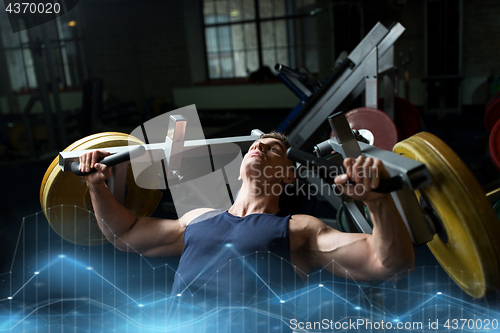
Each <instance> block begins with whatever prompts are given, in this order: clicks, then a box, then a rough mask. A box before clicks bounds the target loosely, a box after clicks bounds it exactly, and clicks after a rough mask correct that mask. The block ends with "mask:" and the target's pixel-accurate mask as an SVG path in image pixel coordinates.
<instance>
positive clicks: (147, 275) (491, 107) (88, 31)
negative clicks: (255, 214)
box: [0, 0, 500, 332]
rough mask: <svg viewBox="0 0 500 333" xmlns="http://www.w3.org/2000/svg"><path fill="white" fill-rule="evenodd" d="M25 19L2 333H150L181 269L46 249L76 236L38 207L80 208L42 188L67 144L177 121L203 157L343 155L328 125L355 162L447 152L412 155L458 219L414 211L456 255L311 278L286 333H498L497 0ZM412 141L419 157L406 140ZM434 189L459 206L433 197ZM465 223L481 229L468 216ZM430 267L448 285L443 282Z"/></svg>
mask: <svg viewBox="0 0 500 333" xmlns="http://www.w3.org/2000/svg"><path fill="white" fill-rule="evenodd" d="M40 4H42V2H37V8H35V9H34V11H31V12H30V10H31V9H30V8H31V7H30V6H29V5H28V7H27V8H24V9H25V10H24V14H23V15H17V16H16V15H15V14H16V8H17V7H16V6H15V3H14V2H13V1H4V2H3V3H2V4H0V9H1V10H0V119H1V121H0V170H1V173H2V176H1V180H2V182H1V184H2V197H1V200H0V212H1V214H0V318H1V319H0V331H9V332H35V331H36V332H48V331H61V332H62V331H64V330H69V329H73V328H75V332H76V328H78V330H80V329H81V330H83V331H86V332H103V331H106V332H107V331H109V332H111V331H124V330H125V329H127V331H128V329H129V328H130V330H132V331H139V330H140V331H141V332H153V331H157V330H158V329H161V327H162V325H163V324H164V319H162V316H161V314H158V313H159V312H163V311H166V310H165V309H166V308H167V307H168V306H167V305H166V304H164V303H163V301H164V299H168V298H169V297H170V294H169V288H170V286H169V283H170V282H171V279H172V278H173V274H174V273H172V272H175V267H176V265H177V261H178V258H167V259H165V258H151V259H149V258H148V259H145V258H142V257H141V256H139V255H135V256H133V253H121V252H118V251H116V250H115V249H114V248H113V247H112V246H111V244H104V245H102V244H103V242H100V241H96V242H95V243H96V244H90V243H89V244H86V242H85V241H82V240H80V241H76V242H71V241H69V240H68V239H67V238H66V239H65V238H64V237H61V236H60V235H61V228H63V227H62V226H61V225H57V226H52V227H51V224H57V223H60V224H63V225H64V228H70V229H71V226H72V224H73V223H74V222H76V220H77V219H76V218H75V217H69V219H70V220H71V221H70V222H69V223H68V225H65V222H64V219H63V218H62V217H61V216H59V219H61V220H63V221H62V222H54V223H49V221H48V220H47V216H49V219H50V213H47V210H48V209H49V208H50V209H53V210H56V209H58V208H57V207H55V204H54V202H51V203H50V204H49V203H47V201H44V200H45V199H44V198H45V196H46V195H48V194H47V193H48V191H52V193H50V195H52V196H55V198H56V199H55V200H56V201H57V200H60V201H61V203H64V202H65V201H64V200H65V196H72V195H73V193H76V194H75V195H76V196H81V198H80V197H79V198H77V199H78V200H80V201H81V202H82V205H81V207H79V208H78V209H86V206H85V202H84V201H85V199H84V198H83V196H84V195H83V194H81V193H84V192H85V190H84V189H82V188H81V181H80V180H78V181H77V182H76V183H78V182H79V183H80V185H78V184H77V185H75V188H66V189H65V190H64V191H63V190H59V193H57V191H58V190H57V189H56V184H55V181H54V183H53V184H52V183H51V182H52V180H50V179H47V177H46V175H47V172H49V171H50V170H52V171H53V172H57V173H58V176H61V177H62V176H63V175H64V177H77V176H75V175H70V172H67V171H66V172H62V171H61V170H60V167H59V164H58V162H59V157H58V156H59V153H60V152H62V151H63V150H64V149H66V148H67V147H69V146H70V145H72V144H73V143H74V142H77V141H79V140H82V139H84V138H88V137H89V136H91V135H95V134H98V133H105V132H120V133H124V134H130V133H132V131H134V130H135V129H137V128H140V126H141V124H144V123H146V122H148V121H151V120H153V121H154V119H155V118H156V117H160V116H161V115H164V114H166V113H169V112H172V111H175V110H177V109H179V108H183V107H186V106H191V105H195V107H196V111H197V115H198V117H199V122H200V124H201V128H202V129H203V135H204V138H205V139H208V140H210V139H217V138H231V137H239V136H249V135H251V133H252V130H254V129H259V130H261V131H263V132H269V131H272V130H278V131H280V132H284V133H286V134H288V135H289V138H290V141H291V143H292V146H294V147H297V148H298V149H300V150H303V151H306V152H308V153H309V154H313V151H314V147H315V146H316V145H318V144H320V143H322V142H325V141H326V140H329V139H331V138H332V136H333V137H335V135H334V134H335V133H337V136H338V137H339V140H340V132H341V131H340V127H339V128H337V131H335V130H334V128H332V127H331V124H333V123H334V122H333V121H331V122H330V123H329V121H328V117H329V116H331V115H334V114H335V115H337V116H338V117H340V118H342V120H343V119H347V121H348V122H349V124H350V127H351V128H352V129H354V130H357V132H356V133H357V134H359V135H361V136H362V138H363V139H365V140H366V141H367V142H368V143H367V144H368V145H373V146H375V147H378V148H379V149H382V150H386V151H393V147H394V146H395V145H396V144H398V145H399V146H397V147H399V148H397V149H396V148H394V151H395V152H397V154H400V155H401V154H403V153H402V151H403V150H405V149H410V148H414V147H417V146H420V145H424V142H429V141H426V140H427V139H426V138H425V137H422V136H420V137H419V136H418V134H417V133H421V132H426V133H430V134H432V135H433V136H432V140H435V139H434V137H437V138H439V140H440V141H439V144H441V142H442V143H444V144H445V148H439V147H437V146H433V147H432V148H430V149H431V151H432V153H435V154H436V156H441V157H442V156H445V157H446V158H444V159H443V160H442V161H441V162H440V163H442V164H440V165H439V166H431V165H429V164H426V163H427V162H429V161H428V160H426V157H425V156H426V154H425V153H422V156H420V155H419V156H417V157H416V158H417V159H418V158H420V160H419V161H420V162H421V163H423V164H424V165H426V166H427V169H429V170H430V171H431V176H432V177H434V178H433V179H432V180H431V181H432V182H433V183H432V184H431V185H429V184H427V185H426V186H433V187H435V189H434V190H436V191H439V196H440V197H441V198H448V199H450V200H451V201H456V202H457V203H459V202H462V201H467V205H461V206H456V205H455V206H453V205H450V206H449V207H448V206H446V207H438V208H436V207H432V203H431V204H430V206H427V208H425V209H430V210H432V211H433V212H432V213H433V214H434V215H439V214H450V216H451V217H450V218H449V220H450V222H444V224H445V226H444V229H445V231H444V233H446V232H447V235H446V236H442V233H441V234H440V233H439V230H436V228H434V230H433V231H434V233H435V234H436V235H435V237H437V238H439V239H441V241H442V242H443V243H444V244H445V247H446V246H447V247H446V248H453V249H455V248H457V249H461V250H456V252H460V253H461V254H457V253H452V254H449V253H443V254H442V255H443V257H441V258H439V255H437V256H436V255H435V253H433V252H434V251H433V250H435V251H446V250H443V249H441V250H439V249H437V248H434V249H432V246H427V244H426V243H427V242H421V244H418V245H417V244H415V247H414V249H415V254H416V266H415V270H414V272H413V273H411V274H410V275H409V276H408V277H407V278H403V279H400V280H398V281H397V282H394V281H389V282H384V283H381V282H376V283H375V282H374V283H362V282H359V283H358V282H356V281H355V282H353V281H350V280H345V279H342V278H337V277H335V278H334V277H330V278H325V277H324V276H322V277H320V276H319V275H318V276H315V277H313V278H311V279H310V282H309V283H308V285H307V287H306V288H308V289H305V291H304V294H307V295H308V296H307V297H310V299H309V298H307V300H306V299H301V300H300V301H297V303H298V304H299V305H298V308H299V310H297V311H299V312H300V313H301V316H302V317H301V318H303V319H302V321H303V322H306V321H321V320H322V319H324V318H328V319H332V320H341V318H347V317H349V316H353V317H354V318H359V319H363V320H367V319H371V320H372V321H373V322H377V321H378V322H380V321H381V320H385V321H387V322H391V323H393V324H394V326H395V325H396V323H397V322H405V323H406V322H415V321H419V322H422V323H423V329H422V330H421V331H426V329H431V328H432V329H434V327H431V326H432V325H434V324H436V325H438V327H439V329H446V326H443V325H446V323H448V326H450V327H452V324H453V323H452V320H454V319H457V320H459V324H460V325H461V324H462V322H460V320H461V319H466V320H467V321H468V320H472V321H471V323H472V324H471V325H473V326H474V325H476V326H474V327H472V326H469V327H468V328H469V329H472V328H477V329H481V328H480V327H478V326H477V325H478V324H479V323H481V325H483V326H484V325H486V323H488V325H489V327H492V328H495V327H498V322H496V324H495V323H494V319H495V318H496V320H498V318H499V317H498V314H499V313H498V310H497V309H498V306H499V305H500V302H499V301H500V297H499V296H500V294H499V292H498V289H499V287H500V252H498V249H499V248H498V244H496V243H498V239H496V238H495V237H496V233H497V232H498V231H494V232H490V231H491V230H500V222H499V221H498V217H497V215H496V214H497V213H496V212H498V214H500V204H497V202H500V196H498V195H497V192H496V191H497V189H498V188H499V187H500V122H499V121H498V120H499V119H500V62H499V61H498V60H499V59H500V47H499V46H498V43H497V34H498V33H500V20H499V18H498V15H499V13H500V2H498V1H493V0H476V1H472V0H422V1H412V0H376V1H367V0H354V1H337V0H234V1H233V0H184V1H162V0H147V1H138V0H120V1H117V0H80V1H78V0H73V1H70V0H61V1H58V2H57V1H56V2H54V6H53V7H54V10H56V7H57V6H56V5H55V4H60V6H59V7H60V8H59V9H60V10H61V12H59V13H58V14H51V15H52V16H50V15H49V16H40V15H39V14H40V13H38V12H37V11H38V10H39V9H40V8H41V7H44V8H43V10H47V8H45V5H44V4H42V5H40ZM22 10H23V7H21V11H22ZM39 17H42V18H39ZM47 17H48V19H47ZM339 112H341V113H340V114H339ZM339 126H340V125H339ZM415 136H417V137H418V138H419V139H418V140H420V141H418V142H417V143H416V144H415V143H409V142H410V141H405V140H408V139H409V138H411V137H413V138H415ZM353 137H354V136H353ZM84 140H85V139H84ZM89 140H90V139H89ZM93 140H96V141H99V140H103V141H105V140H106V139H102V138H101V139H99V138H97V139H93ZM432 140H431V141H432ZM228 142H231V140H230V139H229V140H228ZM432 142H438V141H432ZM108 146H109V145H108ZM89 147H90V146H89ZM103 147H104V146H103ZM363 147H364V146H363ZM440 147H441V146H440ZM346 149H347V148H346ZM398 149H399V150H398ZM442 149H444V150H442ZM69 150H75V148H70V149H69ZM76 150H78V149H76ZM410 150H411V149H410ZM330 152H331V151H329V152H328V154H329V153H330ZM451 152H453V153H451ZM243 153H244V152H243ZM453 154H456V155H453ZM417 155H418V154H417ZM320 157H322V158H323V159H324V158H326V157H327V154H326V153H324V154H323V155H322V156H320ZM414 158H415V156H414ZM436 158H437V157H433V158H431V159H432V160H435V159H436ZM54 159H55V160H54ZM51 163H52V164H51ZM431 164H432V163H431ZM443 165H444V166H443ZM434 169H439V170H438V171H440V172H441V173H440V174H439V175H438V176H436V175H435V174H433V172H434ZM408 174H409V173H408ZM450 175H454V176H456V177H455V178H456V179H455V180H454V182H458V185H460V186H461V188H462V189H464V193H465V194H463V196H462V194H457V192H456V191H454V190H452V189H453V187H448V188H445V187H444V186H442V187H441V186H438V184H442V183H441V182H446V181H447V180H443V179H442V177H448V176H450ZM75 179H76V178H75ZM471 184H472V185H471ZM454 185H456V184H455V183H454ZM458 185H457V186H458ZM50 186H54V187H53V188H50ZM57 186H64V185H60V184H59V185H57ZM72 186H73V185H72ZM78 186H80V187H79V188H77V187H78ZM412 190H416V191H417V192H416V193H418V195H417V196H416V197H418V198H421V197H419V195H421V194H422V193H425V190H422V191H420V189H417V188H415V189H412ZM128 191H129V194H130V192H131V191H130V189H129V190H128ZM162 192H163V193H162V194H163V195H162V196H161V199H158V201H157V205H156V202H155V205H153V206H152V207H149V208H148V214H149V215H152V216H155V217H163V218H177V212H176V208H175V204H174V200H173V197H172V195H171V193H170V191H169V190H168V188H167V189H165V190H164V191H162ZM85 195H87V194H85ZM429 195H430V194H429ZM455 196H457V197H455ZM458 196H460V197H459V198H458ZM140 199H141V198H135V199H134V200H136V201H137V200H140ZM155 200H156V199H155ZM473 200H477V201H473ZM153 201H154V200H153ZM438 201H439V200H438ZM479 201H480V203H479ZM292 205H293V207H294V209H295V208H297V207H298V210H299V211H300V212H302V213H307V214H311V215H314V216H316V217H318V218H319V219H321V220H323V221H324V222H325V223H327V224H329V225H331V226H332V227H335V228H337V229H339V230H342V231H344V232H361V231H360V230H359V225H357V224H356V221H354V220H355V219H356V218H352V217H351V218H346V217H343V215H342V212H339V211H340V210H341V208H344V210H345V209H346V208H345V206H342V204H338V202H337V201H332V200H330V199H328V198H325V197H323V196H321V195H313V196H309V195H308V196H307V198H306V197H305V196H302V197H300V198H295V199H294V201H293V204H292ZM420 205H421V206H422V205H423V204H422V202H420ZM436 205H438V203H434V206H436ZM443 205H444V204H443ZM49 206H50V207H49ZM469 206H470V208H469ZM479 206H481V207H483V206H484V207H486V208H485V210H488V212H487V213H484V214H486V215H484V214H483V211H480V209H478V212H477V213H470V212H469V211H470V210H472V209H474V208H477V207H479ZM422 207H423V206H422ZM429 207H430V208H429ZM87 208H88V207H87ZM422 209H423V210H424V211H425V209H424V208H422ZM76 210H77V209H76V208H74V211H75V216H76V215H77V212H76ZM466 210H467V211H468V212H467V213H464V211H466ZM61 211H62V210H61ZM436 212H441V213H436ZM442 212H446V213H442ZM469 213H470V214H469ZM71 214H72V213H71ZM71 214H70V215H71ZM344 214H345V213H344ZM419 214H420V213H419ZM474 214H476V215H474ZM488 214H489V215H488ZM492 214H493V218H491V216H492ZM464 216H466V217H464ZM485 216H488V217H485ZM66 218H68V217H66ZM445 219H448V217H444V216H440V217H439V216H438V217H437V218H436V219H435V220H439V221H440V220H445ZM431 220H432V219H431ZM483 220H484V221H483ZM427 221H428V218H427ZM433 221H434V220H433ZM439 221H438V222H436V223H437V224H438V225H440V226H441V228H443V225H442V224H443V222H439ZM365 223H366V221H365ZM448 223H449V224H448ZM438 227H439V226H438ZM53 228H55V229H57V230H56V231H54V230H53ZM438 229H439V228H438ZM455 229H459V230H460V231H457V232H456V233H457V234H454V232H455V231H454V230H455ZM68 230H69V229H68ZM462 231H463V232H464V233H466V234H467V236H462V234H461V232H462ZM434 233H433V234H434ZM458 233H460V235H458ZM89 234H90V231H89ZM472 234H473V236H471V235H472ZM469 236H470V237H471V238H474V239H473V240H472V241H471V242H470V243H467V242H466V241H462V237H465V238H467V241H468V240H469ZM444 238H446V241H445V240H444ZM481 247H483V248H481ZM478 248H479V250H477V249H478ZM476 250H477V251H478V253H479V254H478V255H477V256H475V255H472V254H470V253H475V251H476ZM453 251H455V250H450V252H453ZM481 251H483V252H481ZM455 255H456V256H457V257H455ZM461 256H462V257H461ZM463 256H465V258H464V257H463ZM447 261H452V262H458V264H457V265H458V266H457V267H458V268H456V269H455V268H451V269H450V270H451V271H452V272H450V271H447V270H445V269H444V268H443V266H446V265H447V264H446V262H447ZM443 263H444V264H443ZM452 266H453V265H452ZM164 267H168V269H167V268H164ZM457 269H458V270H459V271H460V272H459V273H457V272H455V271H456V270H457ZM160 270H161V272H159V271H160ZM454 270H455V271H454ZM469 275H473V277H464V276H469ZM471 281H472V282H471ZM471 284H472V286H471ZM318 285H321V286H322V287H323V289H324V290H318V287H317V286H318ZM477 288H479V289H480V290H478V289H477ZM326 289H328V290H326ZM318 297H319V300H320V301H319V302H318ZM298 298H300V297H299V296H297V299H298ZM312 299H314V301H312ZM306 313H307V314H306ZM155 314H156V315H155ZM437 321H439V323H436V322H437ZM494 324H495V325H497V326H494ZM485 327H486V326H485ZM292 328H293V327H292ZM325 331H327V330H325ZM361 331H363V330H361ZM367 331H369V330H367ZM433 331H436V330H435V329H434V330H433Z"/></svg>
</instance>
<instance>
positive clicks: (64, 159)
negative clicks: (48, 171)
mask: <svg viewBox="0 0 500 333" xmlns="http://www.w3.org/2000/svg"><path fill="white" fill-rule="evenodd" d="M262 134H263V132H262V131H260V130H257V129H255V130H253V131H252V132H251V134H250V135H248V136H235V137H228V138H220V139H206V140H189V141H184V150H183V152H182V154H183V156H184V157H187V158H189V157H196V156H198V155H197V154H199V152H197V150H196V149H191V148H196V147H200V146H206V145H219V144H227V143H235V144H237V145H238V146H239V147H240V149H241V151H242V152H246V151H248V148H249V147H250V146H251V144H252V143H253V142H254V141H255V140H257V139H258V138H260V136H261V135H262ZM144 148H146V151H147V154H144V155H142V156H141V157H139V158H138V162H141V161H146V162H147V161H149V162H151V161H160V160H161V159H162V158H165V149H164V148H165V143H153V144H147V145H144ZM101 149H102V148H101ZM129 149H130V147H128V146H123V147H107V148H105V150H106V151H108V152H110V153H111V154H116V153H121V152H124V151H127V150H129ZM95 150H97V149H87V150H75V151H63V152H60V153H59V167H60V168H61V170H62V171H71V170H70V167H69V165H70V163H71V162H74V161H77V160H78V158H79V157H80V155H82V154H84V153H87V152H91V151H95ZM168 155H170V152H169V153H168Z"/></svg>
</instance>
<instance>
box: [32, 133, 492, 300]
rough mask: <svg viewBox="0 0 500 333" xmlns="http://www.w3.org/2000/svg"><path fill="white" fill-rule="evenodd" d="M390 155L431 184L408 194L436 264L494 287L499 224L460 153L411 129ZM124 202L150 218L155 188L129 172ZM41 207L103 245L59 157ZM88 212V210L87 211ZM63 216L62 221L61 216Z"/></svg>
mask: <svg viewBox="0 0 500 333" xmlns="http://www.w3.org/2000/svg"><path fill="white" fill-rule="evenodd" d="M130 141H132V142H135V143H137V144H143V143H142V142H141V141H140V140H139V139H136V138H134V137H131V136H130V135H127V134H123V133H100V134H95V135H91V136H88V137H86V138H83V139H81V140H79V141H77V142H75V143H73V144H72V145H70V146H69V147H67V148H66V149H65V150H64V151H76V150H87V149H97V148H107V147H117V146H125V145H128V144H129V142H130ZM393 151H394V153H396V154H399V155H402V156H405V157H407V158H410V159H413V160H416V161H419V162H421V163H423V164H424V165H425V166H426V168H427V170H428V171H429V173H430V175H431V178H432V182H431V183H430V184H429V185H426V186H424V187H422V188H420V189H419V190H416V191H415V195H416V196H417V199H418V200H419V202H420V205H421V207H422V210H423V211H424V213H425V214H424V215H425V217H426V218H427V220H428V225H431V226H434V228H435V235H434V237H433V239H432V240H431V241H429V242H428V246H429V248H430V250H431V251H432V253H433V254H434V256H435V257H436V258H437V260H438V261H439V263H440V264H441V265H442V267H443V269H444V270H445V271H446V272H447V273H448V274H449V275H450V277H451V278H452V279H453V280H454V281H455V282H456V283H457V285H458V286H459V287H460V288H462V289H463V290H464V291H465V292H466V293H468V294H469V295H471V296H473V297H475V298H481V297H484V296H485V295H486V294H488V293H491V292H494V291H496V290H498V288H499V286H500V245H499V242H498V240H500V228H499V226H500V224H499V223H500V222H499V220H498V217H497V215H496V213H495V211H494V210H493V208H492V206H491V204H490V202H489V200H488V199H487V197H486V195H485V193H484V191H483V189H482V188H481V186H480V185H479V183H478V182H477V180H476V179H475V178H474V176H473V175H472V173H471V172H470V171H469V170H468V169H467V167H466V166H465V164H464V163H463V162H462V161H461V160H460V158H459V157H458V156H457V155H456V154H455V153H454V152H453V150H452V149H451V148H449V147H448V146H447V145H446V144H445V143H444V142H443V141H441V140H440V139H439V138H437V137H436V136H434V135H432V134H430V133H425V132H421V133H417V134H415V135H413V136H411V137H410V138H408V139H406V140H403V141H401V142H399V143H397V144H396V145H395V146H394V149H393ZM126 183H127V184H126V186H127V192H128V193H127V195H126V198H125V201H124V206H125V207H126V208H128V209H129V210H131V211H132V212H134V213H135V214H137V215H139V216H149V215H151V214H152V213H153V212H154V210H155V209H156V207H157V205H158V204H159V201H160V199H161V191H159V190H145V189H142V188H140V187H138V186H137V185H136V184H135V182H134V178H133V175H132V172H131V170H128V173H127V178H126ZM40 203H41V206H42V210H43V212H44V214H45V216H46V217H47V220H48V221H49V224H50V225H51V227H52V228H53V230H54V231H55V232H56V233H57V234H58V235H59V236H61V237H62V238H63V239H65V240H67V241H70V242H73V243H75V244H79V245H101V244H104V243H105V242H106V239H105V238H104V236H103V235H102V233H101V231H100V229H99V227H98V225H97V221H96V220H95V217H94V216H93V214H92V213H91V212H92V211H93V209H92V204H91V201H90V196H89V193H88V189H87V186H86V184H85V181H84V180H83V179H82V178H81V177H77V176H75V175H74V174H73V173H71V172H62V171H61V170H60V168H59V167H58V158H56V159H54V161H53V162H52V163H51V164H50V166H49V168H48V169H47V172H46V173H45V176H44V178H43V181H42V185H41V188H40ZM89 212H90V213H89ZM67 217H69V218H67Z"/></svg>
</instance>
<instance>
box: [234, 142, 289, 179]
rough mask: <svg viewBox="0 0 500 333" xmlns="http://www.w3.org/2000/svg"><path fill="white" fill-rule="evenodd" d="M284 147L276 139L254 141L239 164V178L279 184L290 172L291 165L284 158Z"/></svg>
mask: <svg viewBox="0 0 500 333" xmlns="http://www.w3.org/2000/svg"><path fill="white" fill-rule="evenodd" d="M286 150H287V149H286V147H285V144H284V143H283V142H281V141H280V140H278V139H273V138H264V139H258V140H256V141H255V142H254V143H253V144H252V145H251V146H250V148H249V149H248V153H246V155H245V157H244V158H243V163H242V164H241V170H240V172H241V177H242V178H243V179H245V177H247V178H253V179H259V180H260V181H265V182H267V183H275V182H278V183H279V182H281V181H282V180H283V178H285V177H286V175H287V173H289V172H291V171H292V170H291V169H290V167H291V166H293V163H292V162H291V161H290V160H289V159H288V158H287V157H286Z"/></svg>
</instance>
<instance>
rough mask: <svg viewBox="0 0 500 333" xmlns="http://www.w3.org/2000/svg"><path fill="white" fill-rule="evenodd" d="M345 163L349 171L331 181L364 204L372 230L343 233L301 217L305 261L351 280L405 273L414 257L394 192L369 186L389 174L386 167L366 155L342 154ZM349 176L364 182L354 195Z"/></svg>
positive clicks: (313, 219)
mask: <svg viewBox="0 0 500 333" xmlns="http://www.w3.org/2000/svg"><path fill="white" fill-rule="evenodd" d="M344 165H345V166H346V169H347V175H348V176H347V177H342V176H339V177H337V178H336V180H335V182H336V183H337V184H341V185H342V186H343V187H344V191H345V192H344V193H346V194H347V195H349V196H351V197H353V198H354V199H356V200H362V201H363V202H364V203H365V205H366V206H367V208H368V210H369V211H370V215H371V218H372V221H373V232H372V234H371V235H370V234H357V233H343V232H340V231H337V230H335V229H333V228H330V227H329V226H327V225H325V224H324V223H323V222H321V221H320V220H318V219H316V218H313V217H305V216H303V217H302V218H303V219H307V223H306V225H307V226H308V228H307V229H308V230H309V235H308V236H309V237H307V239H306V241H305V243H304V250H305V251H304V252H305V253H306V256H307V257H308V260H310V261H311V264H312V265H313V267H316V268H317V267H325V268H326V269H328V270H329V271H332V272H333V273H335V274H337V275H341V276H345V277H347V278H351V279H355V280H379V279H388V278H391V277H393V276H394V275H396V274H402V273H404V274H406V273H408V272H409V271H410V270H412V269H413V267H414V261H415V255H414V252H413V244H412V242H411V237H410V235H409V233H408V230H407V229H406V226H405V224H404V222H403V220H402V218H401V216H400V214H399V211H398V210H397V208H396V205H395V204H394V201H393V200H392V197H391V196H390V195H389V194H380V193H375V192H372V191H371V189H374V188H377V187H378V184H379V182H380V178H381V177H382V178H386V177H388V172H387V171H386V170H385V168H384V167H383V165H382V163H381V162H380V161H379V160H374V159H371V158H365V157H364V156H361V157H360V158H358V159H357V160H353V159H346V160H345V162H344ZM374 169H378V170H377V171H375V170H374ZM355 171H356V172H355ZM347 179H351V180H352V181H355V182H356V184H363V185H364V189H365V191H364V192H363V193H362V194H361V195H357V194H355V191H354V186H353V185H348V184H347ZM358 193H359V190H358Z"/></svg>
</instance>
